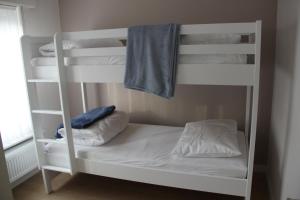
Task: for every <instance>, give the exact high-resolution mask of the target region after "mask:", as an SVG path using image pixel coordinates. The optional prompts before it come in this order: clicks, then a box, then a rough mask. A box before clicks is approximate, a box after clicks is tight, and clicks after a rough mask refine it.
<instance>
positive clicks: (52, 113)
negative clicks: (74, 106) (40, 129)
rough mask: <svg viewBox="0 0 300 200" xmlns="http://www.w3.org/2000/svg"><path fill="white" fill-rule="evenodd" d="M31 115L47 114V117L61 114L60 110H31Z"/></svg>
mask: <svg viewBox="0 0 300 200" xmlns="http://www.w3.org/2000/svg"><path fill="white" fill-rule="evenodd" d="M31 112H32V113H37V114H48V115H62V114H63V112H62V111H61V110H32V111H31Z"/></svg>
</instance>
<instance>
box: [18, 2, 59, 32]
mask: <svg viewBox="0 0 300 200" xmlns="http://www.w3.org/2000/svg"><path fill="white" fill-rule="evenodd" d="M23 28H24V34H27V35H36V36H49V35H53V34H54V33H55V32H57V31H60V17H59V6H58V0H36V4H35V7H34V8H23Z"/></svg>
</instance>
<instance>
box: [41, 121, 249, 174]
mask: <svg viewBox="0 0 300 200" xmlns="http://www.w3.org/2000/svg"><path fill="white" fill-rule="evenodd" d="M182 131H183V128H182V127H170V126H157V125H144V124H129V126H128V127H127V128H126V130H125V131H123V132H122V133H121V134H120V135H119V136H117V137H116V138H114V139H113V140H112V141H111V142H109V143H107V144H105V145H102V146H99V147H85V146H75V152H76V157H78V158H82V159H90V160H94V161H105V162H110V163H115V164H125V165H131V166H140V167H147V168H155V169H163V170H168V171H176V172H182V173H188V174H197V175H213V176H225V177H236V178H245V177H246V174H247V149H246V145H245V136H244V133H242V132H239V133H238V134H239V144H240V147H241V149H242V155H241V156H238V157H232V158H173V157H172V156H171V155H170V152H171V150H172V149H173V147H174V146H175V145H176V143H177V141H178V139H179V137H180V135H181V133H182ZM65 151H66V150H65V149H64V147H63V145H59V144H51V145H48V146H47V147H46V152H47V155H48V156H47V157H48V162H49V164H53V165H57V166H65V163H67V162H66V161H65V160H66V154H65V153H64V152H65Z"/></svg>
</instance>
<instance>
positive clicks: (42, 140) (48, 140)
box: [37, 138, 66, 144]
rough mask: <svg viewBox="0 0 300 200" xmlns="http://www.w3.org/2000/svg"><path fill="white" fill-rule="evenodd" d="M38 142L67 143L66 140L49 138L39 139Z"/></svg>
mask: <svg viewBox="0 0 300 200" xmlns="http://www.w3.org/2000/svg"><path fill="white" fill-rule="evenodd" d="M37 142H40V143H55V144H65V143H66V142H65V141H64V140H61V139H60V140H58V139H47V138H43V139H37Z"/></svg>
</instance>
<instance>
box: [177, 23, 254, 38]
mask: <svg viewBox="0 0 300 200" xmlns="http://www.w3.org/2000/svg"><path fill="white" fill-rule="evenodd" d="M255 25H256V24H255V23H253V22H250V23H222V24H190V25H183V26H182V27H181V32H180V33H181V34H184V35H190V34H207V33H218V34H230V33H236V34H250V33H255V30H256V27H255Z"/></svg>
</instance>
